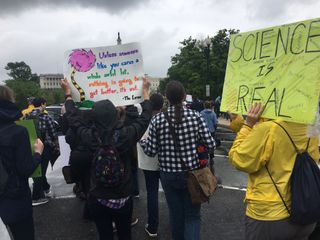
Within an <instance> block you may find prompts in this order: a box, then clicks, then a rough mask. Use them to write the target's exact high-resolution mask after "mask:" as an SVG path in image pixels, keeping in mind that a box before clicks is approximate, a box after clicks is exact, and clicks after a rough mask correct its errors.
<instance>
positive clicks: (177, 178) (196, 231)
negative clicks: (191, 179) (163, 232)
mask: <svg viewBox="0 0 320 240" xmlns="http://www.w3.org/2000/svg"><path fill="white" fill-rule="evenodd" d="M160 179H161V183H162V187H163V190H164V193H165V195H166V199H167V203H168V207H169V215H170V225H171V233H172V237H173V239H174V240H199V239H200V221H201V219H200V218H201V217H200V209H201V204H192V202H191V197H190V194H189V192H188V189H187V173H186V172H162V171H161V172H160Z"/></svg>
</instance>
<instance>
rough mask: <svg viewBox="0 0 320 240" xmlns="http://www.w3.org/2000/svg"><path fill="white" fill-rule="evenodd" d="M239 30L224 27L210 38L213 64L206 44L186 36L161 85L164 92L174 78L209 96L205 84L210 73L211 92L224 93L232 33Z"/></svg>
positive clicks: (216, 94) (201, 94) (213, 93)
mask: <svg viewBox="0 0 320 240" xmlns="http://www.w3.org/2000/svg"><path fill="white" fill-rule="evenodd" d="M238 32H239V30H234V29H230V30H227V29H222V30H219V31H218V33H217V34H216V35H215V36H214V37H212V38H210V51H209V59H208V60H209V66H208V68H207V58H206V55H205V53H206V52H205V50H206V49H205V47H203V46H201V44H199V40H197V39H193V38H191V37H189V38H188V39H185V40H183V41H182V42H180V43H181V45H182V47H180V48H179V49H180V53H178V54H176V55H175V56H173V57H172V58H171V63H172V66H171V67H170V68H169V69H168V78H167V79H166V80H165V81H163V82H162V83H161V85H160V87H159V88H160V91H161V92H162V93H163V92H164V88H165V84H166V83H167V82H168V81H170V80H177V81H180V82H181V83H183V85H184V87H185V88H186V91H187V93H190V94H192V95H197V96H198V97H199V98H202V99H204V98H205V85H206V83H207V74H208V79H209V84H210V96H211V99H212V97H213V96H219V95H221V93H222V88H223V82H224V76H225V71H226V65H227V58H228V49H229V43H230V34H234V33H238Z"/></svg>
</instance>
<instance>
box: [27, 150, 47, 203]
mask: <svg viewBox="0 0 320 240" xmlns="http://www.w3.org/2000/svg"><path fill="white" fill-rule="evenodd" d="M51 158H52V148H51V147H50V146H48V145H45V146H44V149H43V153H42V155H41V163H40V164H41V172H42V176H41V177H37V178H33V191H32V200H38V199H40V198H44V197H45V195H44V191H45V190H49V189H50V185H49V183H48V181H47V177H46V174H47V168H48V165H49V162H50V159H51Z"/></svg>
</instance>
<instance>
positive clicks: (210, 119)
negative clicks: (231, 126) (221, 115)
mask: <svg viewBox="0 0 320 240" xmlns="http://www.w3.org/2000/svg"><path fill="white" fill-rule="evenodd" d="M200 114H201V116H202V117H203V118H204V120H205V121H206V123H207V126H208V128H209V131H210V132H211V133H214V132H215V130H216V127H217V124H218V120H217V115H216V114H215V112H214V111H212V110H210V109H204V110H202V111H201V112H200Z"/></svg>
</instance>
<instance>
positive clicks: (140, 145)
mask: <svg viewBox="0 0 320 240" xmlns="http://www.w3.org/2000/svg"><path fill="white" fill-rule="evenodd" d="M149 85H150V84H149V82H148V81H147V79H144V82H143V98H144V101H143V102H142V103H141V104H140V106H141V109H140V110H141V111H140V112H139V111H138V110H137V109H135V107H134V106H130V107H115V106H114V104H113V103H112V102H111V101H109V100H101V101H98V102H95V103H94V104H93V106H92V108H90V109H81V108H78V107H77V106H76V104H75V102H74V101H73V99H72V96H71V88H70V85H69V83H68V81H67V80H65V79H64V80H62V82H61V86H62V89H63V91H64V93H65V95H66V102H65V105H64V106H65V113H64V115H63V116H62V120H61V124H62V131H63V133H64V135H65V138H66V142H67V143H68V144H69V145H70V148H71V154H70V160H69V163H70V166H71V177H72V179H73V180H74V181H75V182H77V184H78V186H79V187H80V188H81V192H82V193H83V198H84V199H85V201H86V203H85V208H84V217H85V218H87V219H90V220H92V221H93V222H94V223H95V225H96V228H97V231H98V234H99V237H100V240H105V239H113V235H114V233H115V232H116V233H117V235H118V239H119V240H130V239H131V226H132V224H134V223H136V222H137V219H136V218H135V217H133V216H132V213H133V197H139V188H138V180H137V169H138V167H139V168H140V169H142V170H143V173H144V177H145V182H146V189H147V213H146V215H147V216H148V221H147V224H146V226H145V231H146V233H147V234H148V236H149V237H157V235H158V234H157V233H158V225H159V208H158V191H159V181H161V184H162V187H163V190H164V193H165V197H166V201H167V205H168V209H169V218H170V227H171V234H172V238H173V239H174V240H184V239H185V240H198V239H200V226H201V211H200V210H201V204H195V203H193V202H192V201H191V197H190V193H189V191H188V188H187V174H188V171H191V170H195V169H199V168H200V163H199V159H198V156H197V151H196V146H197V143H198V142H199V141H201V142H202V143H203V144H204V145H205V146H206V148H207V149H208V150H213V149H214V148H215V147H216V142H215V139H214V137H215V131H216V129H217V125H218V118H219V115H220V104H221V97H218V98H217V99H215V101H214V102H209V101H208V102H204V103H203V102H202V101H201V100H199V99H198V98H197V97H196V98H195V99H194V101H193V103H192V104H191V105H190V108H191V109H190V108H188V107H186V106H185V105H184V101H185V97H186V92H185V89H184V87H183V85H182V84H181V83H180V82H177V81H170V82H169V83H168V84H167V86H166V91H165V98H166V100H167V101H168V104H167V106H165V105H164V98H163V96H162V95H160V94H153V95H152V96H150V97H149ZM45 107H46V101H45V100H44V99H42V98H34V99H30V105H29V107H28V109H27V110H26V111H24V112H23V113H21V111H19V110H18V109H17V107H16V106H15V105H14V95H13V92H12V91H11V90H10V89H9V88H8V87H5V86H0V136H1V138H0V150H1V151H0V160H1V161H0V163H1V165H0V167H2V168H4V169H5V171H6V172H7V173H8V179H7V182H6V186H5V188H4V189H1V190H2V191H0V216H1V219H2V221H3V222H4V223H5V224H6V225H7V226H8V227H9V229H10V231H11V233H12V236H13V238H14V239H15V240H20V239H24V240H25V239H26V240H33V239H34V226H33V216H32V205H33V206H37V205H40V204H44V203H46V202H48V196H49V195H50V189H51V188H50V184H49V183H48V182H47V179H46V177H45V176H46V169H47V167H48V164H49V161H50V160H52V159H53V158H54V156H53V155H55V153H56V152H57V151H59V150H58V145H57V136H56V132H55V130H54V128H53V124H52V119H51V118H50V117H49V116H48V114H47V113H46V112H45ZM263 110H264V108H263V106H262V105H261V104H260V103H259V104H255V105H253V106H252V107H251V108H250V109H249V111H248V115H247V116H246V118H245V119H244V118H242V117H241V116H238V115H235V114H230V118H231V125H230V127H231V129H233V130H234V131H235V132H237V137H236V139H235V141H234V143H233V146H232V147H231V150H230V152H229V159H230V162H231V164H232V165H234V166H235V167H236V168H237V169H239V170H241V171H244V172H246V173H248V176H249V178H248V179H249V180H248V186H247V192H246V203H247V210H246V219H245V228H246V233H245V235H246V240H276V239H279V240H282V239H283V240H285V239H296V240H304V239H308V236H309V235H310V234H311V232H312V231H313V230H314V228H315V224H316V223H310V224H306V225H297V224H293V223H291V222H290V221H289V220H288V219H289V217H290V214H289V212H288V211H287V209H286V207H287V206H288V207H289V208H290V207H291V194H290V181H289V178H290V176H291V173H292V169H293V166H294V163H295V157H296V149H295V148H292V147H288V146H289V145H291V142H290V139H289V138H288V137H287V135H286V133H288V134H290V136H291V138H292V141H293V142H294V144H295V146H296V148H297V149H298V150H301V151H302V150H304V149H305V150H306V151H307V152H308V153H309V154H310V156H311V157H312V159H313V160H314V161H318V160H319V149H318V137H316V136H313V137H310V136H308V135H307V128H308V126H307V125H304V124H297V123H290V122H286V121H283V120H276V121H270V119H264V118H261V114H262V113H263ZM21 118H24V119H36V123H37V129H38V131H39V132H38V136H39V139H37V140H36V142H35V143H34V153H33V154H32V151H31V147H30V142H29V136H28V132H27V130H26V129H25V128H24V127H21V126H18V125H16V124H15V121H17V120H19V119H21ZM169 122H170V124H172V126H173V128H174V132H175V135H176V139H178V144H175V142H174V139H173V136H172V134H171V132H170V129H169ZM282 128H284V129H285V131H287V132H284V131H283V129H282ZM111 145H112V146H114V151H115V152H116V154H115V155H116V156H117V157H118V158H119V159H121V160H122V165H121V166H120V167H121V168H122V169H123V171H121V174H122V175H123V176H122V178H121V179H122V180H121V182H120V183H119V184H116V185H113V186H112V187H110V186H109V185H108V187H106V185H101V184H99V183H98V182H97V180H96V179H95V178H94V176H93V175H94V173H95V171H96V168H97V165H94V164H95V163H96V161H97V159H96V157H95V156H97V152H99V153H100V151H101V147H104V149H106V148H105V147H106V146H111ZM109 150H110V149H109V148H108V151H109ZM98 156H100V155H98ZM93 159H95V160H93ZM182 161H183V162H182ZM38 164H40V165H41V169H42V177H40V178H34V184H33V192H32V194H31V191H30V188H29V183H28V178H29V176H30V175H31V174H32V172H33V171H34V170H35V169H36V167H37V165H38ZM266 166H267V167H268V168H267V167H266ZM0 171H1V168H0ZM269 171H270V172H271V173H269ZM268 173H269V174H271V175H272V176H273V178H272V181H271V179H270V178H269V175H268ZM273 185H276V186H278V188H274V186H273ZM278 189H279V191H280V192H281V193H282V196H283V199H282V197H281V195H280V196H279V194H278V193H277V191H278ZM284 203H285V205H284Z"/></svg>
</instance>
